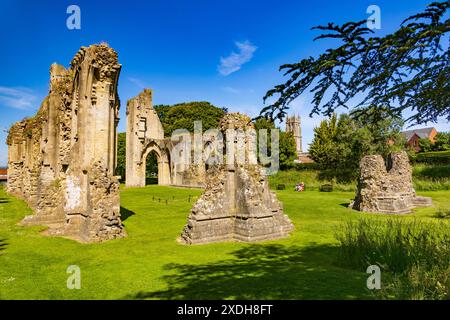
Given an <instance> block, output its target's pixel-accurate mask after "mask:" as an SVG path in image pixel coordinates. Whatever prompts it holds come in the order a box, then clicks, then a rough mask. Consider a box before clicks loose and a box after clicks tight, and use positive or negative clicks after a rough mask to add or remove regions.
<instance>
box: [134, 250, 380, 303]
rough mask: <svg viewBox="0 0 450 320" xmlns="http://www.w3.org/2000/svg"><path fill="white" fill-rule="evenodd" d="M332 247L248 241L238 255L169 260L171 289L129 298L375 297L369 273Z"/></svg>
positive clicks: (166, 266)
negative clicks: (344, 263)
mask: <svg viewBox="0 0 450 320" xmlns="http://www.w3.org/2000/svg"><path fill="white" fill-rule="evenodd" d="M337 250H338V248H336V247H332V246H313V247H308V248H304V247H298V246H290V247H286V246H282V245H249V246H247V247H244V248H242V249H239V250H237V251H234V252H232V253H231V254H232V255H233V256H234V258H233V259H228V260H222V261H218V262H215V263H208V264H194V263H195V261H193V264H167V265H165V266H164V271H165V273H166V275H164V276H163V277H162V279H163V280H164V281H165V282H166V284H167V289H166V290H162V291H153V292H142V291H141V292H137V293H135V294H131V295H128V296H126V297H125V299H220V300H222V299H336V298H340V299H351V298H370V297H371V295H370V293H369V292H368V290H367V289H366V277H365V274H364V272H361V273H358V272H354V271H350V270H346V269H342V268H339V267H337V266H336V265H335V261H336V257H337Z"/></svg>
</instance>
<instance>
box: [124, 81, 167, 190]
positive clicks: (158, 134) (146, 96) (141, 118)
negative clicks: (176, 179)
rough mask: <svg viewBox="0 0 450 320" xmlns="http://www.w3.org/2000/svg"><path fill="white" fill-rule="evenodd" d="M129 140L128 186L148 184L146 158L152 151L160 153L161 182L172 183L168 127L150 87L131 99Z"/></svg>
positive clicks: (128, 127)
mask: <svg viewBox="0 0 450 320" xmlns="http://www.w3.org/2000/svg"><path fill="white" fill-rule="evenodd" d="M126 139H127V140H126V159H127V160H126V186H127V187H144V186H145V169H146V157H147V155H148V153H149V152H152V151H153V152H156V153H157V156H158V168H159V170H158V180H159V181H158V183H159V184H161V185H167V184H169V183H170V176H169V159H168V156H167V154H166V150H165V149H164V148H162V144H163V140H164V129H163V126H162V124H161V121H159V117H158V115H157V114H156V111H155V109H153V103H152V91H151V90H150V89H145V90H144V91H143V92H141V93H140V94H139V95H138V96H136V97H134V98H132V99H130V100H128V103H127V135H126ZM151 142H153V143H151ZM158 145H159V146H161V147H158Z"/></svg>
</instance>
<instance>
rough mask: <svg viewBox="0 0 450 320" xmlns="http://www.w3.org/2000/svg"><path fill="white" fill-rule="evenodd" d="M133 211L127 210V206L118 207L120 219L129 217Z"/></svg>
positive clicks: (133, 213) (123, 219)
mask: <svg viewBox="0 0 450 320" xmlns="http://www.w3.org/2000/svg"><path fill="white" fill-rule="evenodd" d="M135 214H136V213H135V212H134V211H131V210H128V209H127V208H124V207H120V218H121V219H122V221H125V220H127V219H128V218H129V217H131V216H133V215H135Z"/></svg>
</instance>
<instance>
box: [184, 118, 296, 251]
mask: <svg viewBox="0 0 450 320" xmlns="http://www.w3.org/2000/svg"><path fill="white" fill-rule="evenodd" d="M252 128H253V124H252V123H251V120H250V118H249V117H247V116H245V115H242V114H239V113H229V114H227V115H225V116H224V117H223V118H222V120H221V122H220V130H221V132H222V134H224V137H225V141H226V149H230V148H232V149H234V152H235V154H237V152H238V151H237V150H238V149H239V150H241V151H242V150H245V151H244V152H245V159H244V160H245V162H244V163H236V158H235V161H234V162H232V163H226V164H216V165H212V166H211V167H210V168H209V169H208V171H207V173H206V188H205V191H204V193H203V194H202V195H201V196H200V198H199V199H198V200H197V202H196V203H195V204H194V206H193V208H192V210H191V213H190V215H189V217H188V221H187V224H186V225H185V227H184V229H183V231H182V234H181V237H180V239H179V240H180V241H181V242H183V243H187V244H199V243H209V242H216V241H229V240H237V241H244V242H251V241H259V240H269V239H276V238H282V237H286V236H288V235H289V233H290V232H291V231H292V230H293V229H294V226H293V224H292V222H291V221H290V219H289V218H288V216H287V215H285V214H284V213H283V206H282V204H281V202H280V201H278V199H277V198H276V195H275V193H274V192H272V191H270V189H269V185H268V181H267V178H266V176H265V175H264V174H263V168H262V167H261V166H259V165H258V164H256V158H254V156H253V155H254V153H253V152H254V150H253V148H255V147H256V144H253V143H251V142H250V141H249V139H248V136H246V138H245V139H236V140H235V138H230V137H228V136H227V135H226V131H227V129H232V130H242V131H244V132H245V131H247V130H248V129H252ZM224 159H225V157H224Z"/></svg>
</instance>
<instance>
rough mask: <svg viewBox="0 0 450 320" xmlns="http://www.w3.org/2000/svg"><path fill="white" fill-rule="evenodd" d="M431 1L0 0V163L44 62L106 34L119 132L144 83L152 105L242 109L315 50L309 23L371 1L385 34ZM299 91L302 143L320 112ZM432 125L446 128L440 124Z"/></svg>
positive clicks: (39, 90) (44, 87)
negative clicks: (313, 112)
mask: <svg viewBox="0 0 450 320" xmlns="http://www.w3.org/2000/svg"><path fill="white" fill-rule="evenodd" d="M429 2H431V0H399V1H391V0H382V1H381V0H371V1H366V0H351V1H350V0H340V1H327V0H315V1H301V0H296V1H284V0H277V1H265V0H258V1H256V0H255V1H253V0H252V1H250V0H239V1H236V0H227V1H218V0H177V1H175V0H148V1H135V0H128V1H121V2H119V1H117V3H116V1H76V0H71V1H63V0H59V1H50V0H47V1H45V0H44V1H36V2H33V3H30V1H18V0H14V1H13V0H2V1H1V3H0V39H1V50H0V70H1V73H0V111H1V116H0V129H1V133H0V165H5V164H6V158H7V147H6V145H5V140H6V133H5V132H4V129H6V128H9V127H10V125H11V124H12V123H14V122H15V121H18V120H21V119H23V118H24V117H26V116H32V115H33V114H34V113H35V112H36V111H37V109H38V108H39V105H40V102H41V101H42V99H43V98H44V97H45V96H46V95H47V92H48V81H49V67H50V64H51V63H53V62H57V63H60V64H63V65H65V66H68V65H69V62H70V60H71V59H72V57H73V55H74V54H75V53H76V52H77V50H78V49H79V47H80V46H83V45H84V46H87V45H89V44H93V43H99V42H102V41H106V42H107V43H108V44H109V45H110V46H111V47H112V48H114V49H115V50H116V51H117V52H118V53H119V61H120V63H121V64H122V65H123V67H122V72H121V77H120V80H119V96H120V99H121V104H122V108H121V111H120V116H121V121H120V123H119V131H120V132H122V131H125V120H126V119H125V105H126V101H127V100H128V99H129V98H131V97H133V96H135V95H136V94H138V93H139V92H140V91H141V90H142V89H143V88H144V87H150V88H152V89H153V90H154V104H161V103H164V104H174V103H179V102H185V101H210V102H211V103H213V104H214V105H216V106H219V107H227V108H229V110H231V111H240V112H245V113H248V114H250V115H252V116H254V115H256V114H257V113H258V111H259V110H260V108H261V106H262V97H263V96H264V94H265V92H266V91H267V90H268V89H270V88H271V87H272V86H273V85H275V84H278V83H279V82H280V81H281V80H282V76H281V74H280V73H279V72H278V67H279V66H280V65H281V64H284V63H289V62H295V61H297V60H299V59H301V58H304V57H307V56H309V55H313V56H315V55H317V54H318V53H320V52H321V51H322V50H323V49H326V48H327V47H328V46H329V45H330V44H331V43H330V42H328V41H320V42H313V38H314V37H315V36H316V35H317V32H315V31H310V28H311V27H312V26H315V25H319V24H325V23H328V22H331V21H333V22H337V23H343V22H347V21H358V20H362V19H365V18H367V17H368V14H367V13H366V9H367V7H368V6H369V5H371V4H376V5H378V6H379V7H380V8H381V24H382V25H381V27H382V28H381V30H379V31H377V32H378V33H380V35H381V34H384V33H386V32H391V31H393V30H394V29H395V28H396V27H398V25H399V24H400V22H401V21H402V19H403V18H405V17H406V16H409V15H411V14H414V13H416V12H418V11H420V10H422V9H423V8H424V7H425V6H426V4H427V3H429ZM72 4H75V5H78V6H79V7H80V9H81V30H69V29H68V28H67V27H66V20H67V18H68V17H69V15H68V14H67V13H66V10H67V7H68V6H69V5H72ZM310 109H311V108H310V104H309V97H308V96H302V97H300V98H299V99H297V100H296V101H294V103H293V105H292V110H291V112H292V113H296V114H300V115H301V116H302V120H303V128H302V129H303V145H304V146H307V144H308V143H310V142H311V140H312V137H313V128H314V126H315V125H317V124H318V123H319V122H320V120H321V118H320V117H314V118H312V119H311V118H309V117H308V114H309V111H310ZM431 125H434V126H435V127H436V128H437V129H438V130H444V129H447V130H448V123H446V122H444V121H442V122H440V123H438V124H430V126H431Z"/></svg>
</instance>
